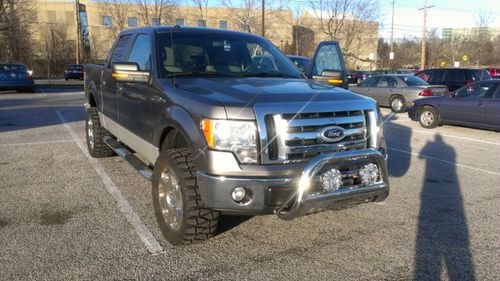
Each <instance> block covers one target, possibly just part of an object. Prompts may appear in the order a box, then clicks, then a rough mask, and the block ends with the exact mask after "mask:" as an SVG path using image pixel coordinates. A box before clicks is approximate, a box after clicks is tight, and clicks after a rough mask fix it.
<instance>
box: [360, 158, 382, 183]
mask: <svg viewBox="0 0 500 281" xmlns="http://www.w3.org/2000/svg"><path fill="white" fill-rule="evenodd" d="M359 176H360V177H361V182H362V183H363V184H372V183H375V182H376V181H377V180H378V178H379V172H378V166H377V165H375V164H373V163H370V164H366V165H364V166H363V167H362V168H361V170H359Z"/></svg>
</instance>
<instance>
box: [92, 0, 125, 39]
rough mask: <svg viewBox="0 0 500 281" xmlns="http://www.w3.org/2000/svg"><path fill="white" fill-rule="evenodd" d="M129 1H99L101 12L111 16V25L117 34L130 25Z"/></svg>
mask: <svg viewBox="0 0 500 281" xmlns="http://www.w3.org/2000/svg"><path fill="white" fill-rule="evenodd" d="M129 2H130V1H128V0H106V1H103V2H101V3H99V8H100V10H101V12H102V13H103V14H104V15H106V16H109V17H111V20H112V25H111V26H110V27H111V29H112V30H113V33H114V34H115V35H117V34H118V33H120V32H121V31H122V30H124V29H125V28H126V27H127V25H128V18H127V12H128V8H129V6H130V5H129V4H128V3H129Z"/></svg>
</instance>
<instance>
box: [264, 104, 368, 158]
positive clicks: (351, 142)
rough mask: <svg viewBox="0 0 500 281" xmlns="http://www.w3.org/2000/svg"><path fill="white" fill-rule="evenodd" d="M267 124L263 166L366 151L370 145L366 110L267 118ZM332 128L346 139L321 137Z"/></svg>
mask: <svg viewBox="0 0 500 281" xmlns="http://www.w3.org/2000/svg"><path fill="white" fill-rule="evenodd" d="M264 120H265V125H266V133H267V140H268V142H267V145H266V147H265V149H263V151H264V152H263V155H262V163H269V164H272V163H289V162H303V161H307V159H309V158H312V157H315V156H317V155H319V154H322V153H331V152H337V151H346V150H355V149H364V148H366V145H367V131H366V118H365V113H364V111H363V110H353V111H336V112H309V113H298V114H293V113H282V114H268V115H266V116H265V118H264ZM339 127H340V128H342V129H339ZM331 128H335V130H337V131H338V130H340V131H342V132H343V137H342V138H341V139H339V140H335V139H325V138H322V137H321V136H320V135H321V134H322V132H324V131H325V130H328V129H331Z"/></svg>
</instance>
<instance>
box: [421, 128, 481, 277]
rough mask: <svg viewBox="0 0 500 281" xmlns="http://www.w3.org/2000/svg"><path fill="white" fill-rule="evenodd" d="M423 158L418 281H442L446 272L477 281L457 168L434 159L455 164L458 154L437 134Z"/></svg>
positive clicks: (449, 274)
mask: <svg viewBox="0 0 500 281" xmlns="http://www.w3.org/2000/svg"><path fill="white" fill-rule="evenodd" d="M420 155H421V156H420V157H421V158H423V159H426V161H427V162H426V165H425V178H424V182H423V187H422V192H421V194H420V200H421V203H420V214H419V217H418V233H417V241H416V249H415V252H416V253H415V275H414V279H415V280H426V281H427V280H440V279H441V276H442V274H441V272H442V271H446V272H447V275H448V277H449V279H450V280H452V281H453V280H474V279H475V276H474V265H473V261H472V253H471V251H470V248H469V231H468V228H467V221H466V218H465V214H464V208H463V200H462V194H461V192H460V183H459V181H458V177H457V172H456V166H454V165H449V164H448V163H441V162H439V161H436V159H432V158H430V157H435V156H436V155H439V158H441V159H446V160H447V161H450V162H452V163H455V161H456V154H455V150H454V149H453V148H452V147H451V146H449V145H448V144H446V143H445V142H444V141H443V139H442V137H441V135H440V134H437V135H436V136H435V140H434V141H433V142H428V143H427V144H426V145H425V147H424V148H423V149H422V151H421V152H420Z"/></svg>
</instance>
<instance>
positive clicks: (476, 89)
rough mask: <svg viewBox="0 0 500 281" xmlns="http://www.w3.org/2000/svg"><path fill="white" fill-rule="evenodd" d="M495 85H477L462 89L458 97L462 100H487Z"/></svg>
mask: <svg viewBox="0 0 500 281" xmlns="http://www.w3.org/2000/svg"><path fill="white" fill-rule="evenodd" d="M492 87H493V84H491V83H477V84H472V85H470V86H467V87H465V88H462V89H461V90H460V91H458V93H457V96H459V97H461V98H469V97H470V98H485V97H487V95H488V93H489V92H490V90H491V88H492Z"/></svg>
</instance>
